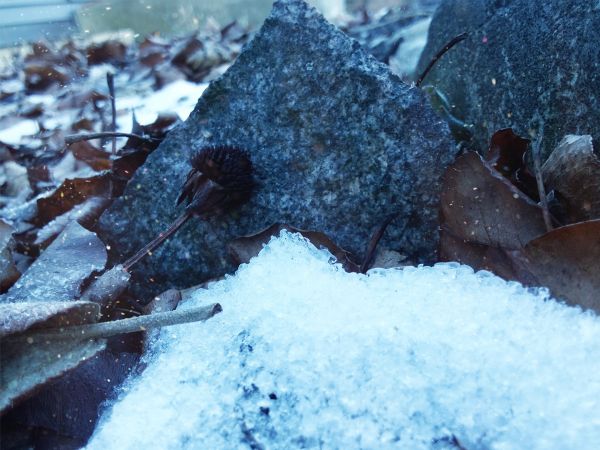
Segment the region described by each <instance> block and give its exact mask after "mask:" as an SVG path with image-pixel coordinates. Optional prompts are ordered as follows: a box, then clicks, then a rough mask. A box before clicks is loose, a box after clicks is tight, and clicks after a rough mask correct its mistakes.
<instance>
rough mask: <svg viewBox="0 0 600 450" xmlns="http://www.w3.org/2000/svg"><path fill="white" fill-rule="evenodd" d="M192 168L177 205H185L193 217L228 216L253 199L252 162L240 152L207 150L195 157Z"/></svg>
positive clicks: (212, 148) (222, 148)
mask: <svg viewBox="0 0 600 450" xmlns="http://www.w3.org/2000/svg"><path fill="white" fill-rule="evenodd" d="M191 165H192V170H190V172H189V174H188V176H187V179H186V181H185V183H184V185H183V188H182V189H181V194H180V195H179V198H178V199H177V204H180V203H182V202H183V201H185V202H186V203H187V207H186V210H187V211H189V212H190V213H192V214H195V215H200V216H201V215H206V214H219V213H222V212H226V211H229V210H231V209H232V208H235V207H237V206H240V205H242V204H243V203H245V202H246V201H248V199H249V198H250V196H251V195H252V190H253V188H254V179H253V176H252V172H253V169H252V162H251V161H250V158H249V157H248V154H247V153H246V152H245V151H243V150H240V149H239V148H236V147H229V146H218V147H204V148H202V149H201V150H199V151H198V152H197V153H195V154H194V156H193V157H192V160H191Z"/></svg>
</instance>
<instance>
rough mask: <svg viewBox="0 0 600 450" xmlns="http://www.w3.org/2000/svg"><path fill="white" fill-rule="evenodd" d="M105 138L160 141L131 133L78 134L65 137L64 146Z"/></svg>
mask: <svg viewBox="0 0 600 450" xmlns="http://www.w3.org/2000/svg"><path fill="white" fill-rule="evenodd" d="M105 137H129V138H135V139H141V140H142V141H146V142H156V141H160V139H156V138H152V137H144V136H140V135H139V134H133V133H122V132H120V131H103V132H101V133H80V134H70V135H68V136H65V144H67V145H71V144H74V143H75V142H79V141H90V140H92V139H100V138H105Z"/></svg>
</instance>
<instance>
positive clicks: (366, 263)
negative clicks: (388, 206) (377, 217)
mask: <svg viewBox="0 0 600 450" xmlns="http://www.w3.org/2000/svg"><path fill="white" fill-rule="evenodd" d="M398 214H399V213H397V212H396V213H394V214H391V215H389V216H388V217H387V218H386V219H385V220H384V221H383V223H382V224H381V225H380V226H379V227H378V228H377V229H376V230H375V233H373V236H372V237H371V240H370V241H369V245H368V247H367V253H366V255H365V259H364V260H363V263H362V264H361V265H360V273H367V270H369V267H370V266H371V261H373V257H374V256H375V250H377V245H378V244H379V241H380V240H381V238H382V237H383V234H384V233H385V230H386V229H387V227H388V225H389V224H390V223H392V221H393V220H394V219H395V218H396V217H398Z"/></svg>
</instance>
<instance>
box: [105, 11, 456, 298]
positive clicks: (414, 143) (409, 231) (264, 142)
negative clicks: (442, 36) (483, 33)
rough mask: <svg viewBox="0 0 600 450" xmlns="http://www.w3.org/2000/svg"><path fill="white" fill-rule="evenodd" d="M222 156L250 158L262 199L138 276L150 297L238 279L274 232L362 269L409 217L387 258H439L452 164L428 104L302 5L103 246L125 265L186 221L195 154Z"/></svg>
mask: <svg viewBox="0 0 600 450" xmlns="http://www.w3.org/2000/svg"><path fill="white" fill-rule="evenodd" d="M217 144H227V145H232V146H237V147H240V148H243V149H246V150H247V151H248V152H249V153H250V156H251V159H252V161H253V164H254V166H255V176H256V180H257V181H258V184H259V188H258V189H257V192H256V193H255V195H254V197H253V198H252V200H251V201H250V202H249V203H248V204H247V205H245V206H244V207H242V208H241V209H240V210H238V211H236V212H235V213H232V214H230V215H228V216H224V217H219V218H211V219H209V220H206V221H200V220H197V219H193V220H191V221H189V222H188V223H187V224H186V225H185V226H184V227H183V228H182V229H181V230H180V231H179V232H178V233H177V234H176V235H175V236H174V237H173V238H171V239H170V241H169V242H167V243H166V244H165V245H163V247H162V248H160V249H158V250H157V251H156V252H155V253H154V254H153V255H152V256H151V257H149V258H146V259H145V260H144V261H143V262H142V263H140V264H139V265H138V266H136V267H135V268H134V272H135V276H136V278H137V280H138V281H140V284H139V285H138V286H137V292H138V293H139V294H141V295H145V296H147V295H148V294H149V293H157V292H159V291H160V290H161V289H165V288H166V287H168V286H173V285H175V286H180V287H185V286H189V285H192V284H194V283H198V282H200V281H202V280H204V279H207V278H209V277H213V276H217V275H220V274H222V273H224V272H226V271H229V270H232V269H234V266H233V265H232V262H231V261H230V260H229V258H228V255H227V250H226V245H227V243H228V242H229V241H230V240H231V239H233V238H235V237H238V236H241V235H246V234H252V233H255V232H258V231H260V230H261V229H263V228H266V227H267V226H269V225H271V224H273V223H275V222H282V223H289V224H292V225H295V226H297V227H298V228H303V229H315V230H319V231H322V232H325V233H327V234H328V235H329V236H330V237H331V238H332V239H333V240H334V241H335V242H337V243H338V245H340V246H342V247H344V248H345V249H346V250H349V251H351V252H353V253H355V254H356V255H357V256H358V258H359V259H360V258H361V257H362V256H363V254H364V251H365V248H366V246H367V243H368V240H369V237H370V235H371V233H372V232H373V230H374V228H375V227H376V226H378V225H379V224H381V222H382V221H383V220H384V219H385V218H386V217H387V216H388V215H389V214H390V213H392V212H395V211H399V212H400V214H399V219H398V220H397V221H396V222H395V223H393V224H392V225H391V226H390V227H389V229H388V231H387V232H386V235H385V238H384V240H383V241H382V246H383V247H386V248H391V249H396V250H400V251H401V252H402V253H403V254H406V255H408V256H411V257H414V258H418V259H419V260H429V259H431V258H432V257H433V256H434V253H435V249H436V244H437V202H438V191H439V183H438V181H439V178H440V175H441V173H442V171H443V169H444V167H446V166H447V165H448V164H449V163H450V162H451V161H452V159H453V157H454V146H453V144H452V143H451V138H450V135H449V132H448V129H447V126H446V124H445V123H443V122H442V121H441V120H440V119H439V118H437V116H436V115H435V114H434V113H433V111H432V110H431V108H430V107H429V106H428V104H427V101H426V99H425V97H424V95H423V94H422V93H421V92H420V91H418V90H417V89H415V88H412V87H410V86H408V85H406V84H405V83H403V82H402V81H401V80H400V79H399V78H398V77H397V76H396V75H393V74H392V73H391V72H390V71H389V70H388V68H387V67H386V66H384V65H383V64H381V63H379V62H377V61H376V60H375V59H374V58H373V57H371V56H369V55H367V53H366V52H365V51H364V50H363V49H362V48H361V47H360V46H359V44H358V43H357V42H356V41H354V40H352V39H350V38H348V37H347V36H346V35H345V34H343V33H342V32H341V31H339V30H337V29H336V28H335V27H334V26H333V25H331V24H329V23H328V22H327V21H326V20H325V19H324V18H323V17H322V16H321V15H320V14H319V13H317V12H316V11H315V10H314V9H313V8H311V7H309V6H308V5H306V4H305V3H304V2H303V1H301V0H283V1H278V2H276V3H275V5H274V8H273V11H272V13H271V15H270V16H269V18H267V20H266V21H265V23H264V25H263V27H262V28H261V30H260V31H259V32H258V33H257V35H256V36H255V38H254V39H253V41H252V42H251V43H249V44H248V45H247V46H246V47H245V49H244V51H243V52H242V54H240V56H239V57H238V59H237V61H236V63H235V64H234V65H233V66H232V67H231V68H230V69H229V70H228V71H227V73H225V74H224V75H223V76H222V77H221V78H220V79H218V80H216V81H214V82H213V83H212V84H211V85H210V86H209V87H208V88H207V89H206V91H205V92H204V94H203V96H202V97H201V98H200V100H199V101H198V104H197V105H196V108H195V110H194V112H193V113H192V114H191V115H190V117H189V118H188V120H187V121H186V122H185V123H184V124H183V125H181V126H180V127H178V128H177V129H176V130H174V131H172V132H171V133H170V134H169V136H168V137H167V139H166V140H165V141H164V142H163V143H162V145H161V146H160V147H159V148H158V149H157V150H156V151H155V152H154V153H153V154H152V155H150V157H149V158H148V160H147V162H146V163H145V165H144V166H143V167H142V168H141V169H140V170H138V172H137V173H136V174H135V176H134V178H133V179H132V181H131V182H130V183H129V185H128V187H127V190H126V192H125V194H124V196H123V197H121V198H120V199H118V200H117V201H115V203H114V204H113V205H112V206H111V208H110V209H109V210H108V211H107V212H106V213H105V214H104V215H103V216H102V218H101V220H100V223H99V233H100V235H101V236H102V237H103V239H104V240H105V242H107V243H108V244H110V246H111V248H112V251H113V255H112V256H113V258H114V259H115V260H119V261H122V260H123V259H124V258H125V257H126V256H129V255H131V254H132V253H133V252H134V251H135V250H137V249H138V248H139V247H141V246H142V245H143V244H144V243H145V242H147V241H148V240H150V239H151V238H152V237H154V236H155V235H156V234H157V233H159V232H160V231H162V230H163V229H164V228H165V227H166V226H167V225H168V223H169V222H170V221H172V220H173V219H175V217H176V216H177V215H178V214H179V213H180V211H179V210H177V209H176V208H175V200H176V198H177V196H178V194H179V190H180V188H181V186H182V184H183V182H184V180H185V176H186V174H187V172H188V170H189V168H190V166H189V162H188V160H189V157H190V156H191V153H192V152H193V151H194V150H197V149H199V148H201V147H203V146H206V145H217ZM149 281H150V282H149ZM151 282H154V283H155V284H154V286H155V289H154V288H153V286H152V285H151Z"/></svg>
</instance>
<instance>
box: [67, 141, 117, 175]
mask: <svg viewBox="0 0 600 450" xmlns="http://www.w3.org/2000/svg"><path fill="white" fill-rule="evenodd" d="M69 150H71V152H72V153H73V156H75V158H76V159H78V160H79V161H83V162H84V163H86V164H87V165H88V166H90V167H91V168H92V169H94V170H97V171H102V170H109V169H111V168H112V161H111V159H110V153H108V152H105V151H104V150H101V149H99V148H97V147H95V146H94V145H92V144H90V142H89V141H78V142H74V143H73V144H71V145H70V146H69Z"/></svg>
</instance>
